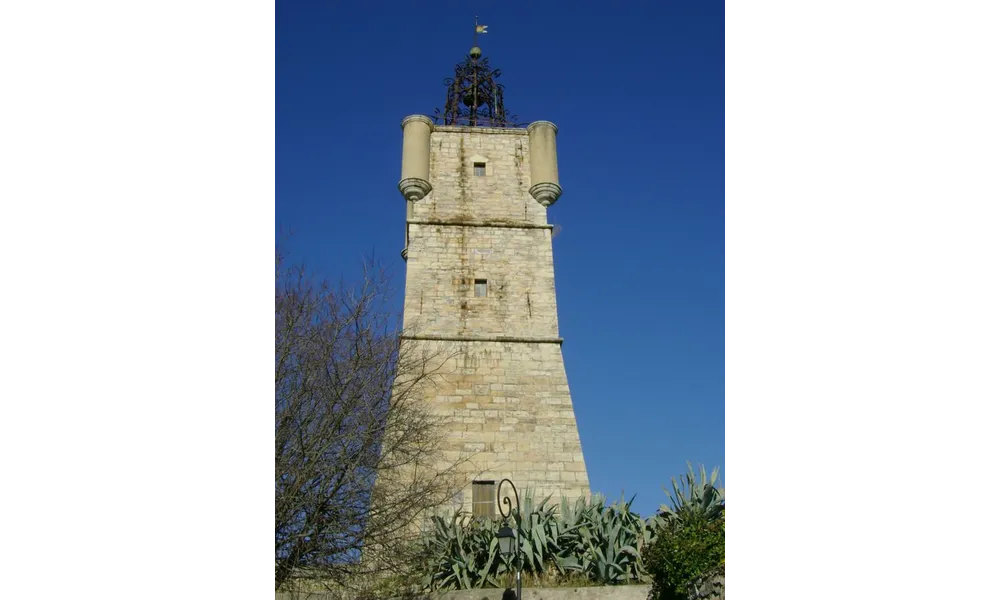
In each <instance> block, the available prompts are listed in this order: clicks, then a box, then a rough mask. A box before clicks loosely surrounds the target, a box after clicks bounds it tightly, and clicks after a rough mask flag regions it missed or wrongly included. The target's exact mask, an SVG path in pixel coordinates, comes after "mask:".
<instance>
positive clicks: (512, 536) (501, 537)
mask: <svg viewBox="0 0 1000 600" xmlns="http://www.w3.org/2000/svg"><path fill="white" fill-rule="evenodd" d="M505 483H506V484H507V485H509V486H510V489H511V490H512V491H513V492H514V502H515V504H516V506H517V515H518V518H522V516H521V500H520V499H519V498H518V497H517V488H516V487H514V482H513V481H511V480H510V479H504V480H503V481H501V482H500V485H498V486H497V505H499V507H500V516H501V517H503V525H502V526H501V527H500V530H499V531H497V545H499V546H500V555H501V556H503V557H504V559H506V560H510V558H511V556H513V557H514V559H515V564H516V566H517V571H516V572H515V573H516V574H515V575H514V578H515V581H516V582H517V600H521V528H520V527H518V528H517V531H516V532H515V531H513V530H511V528H510V527H508V526H507V519H508V518H510V514H511V505H510V498H508V497H506V496H504V497H503V499H501V498H500V490H501V489H502V488H503V484H505ZM505 507H506V510H504V509H505Z"/></svg>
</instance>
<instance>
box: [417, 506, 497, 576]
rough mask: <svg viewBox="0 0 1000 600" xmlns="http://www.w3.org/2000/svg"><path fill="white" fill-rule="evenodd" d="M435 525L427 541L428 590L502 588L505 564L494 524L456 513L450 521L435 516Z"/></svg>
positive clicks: (426, 570) (425, 557)
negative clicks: (501, 577) (500, 576)
mask: <svg viewBox="0 0 1000 600" xmlns="http://www.w3.org/2000/svg"><path fill="white" fill-rule="evenodd" d="M431 524H432V527H431V531H430V532H429V534H428V535H427V536H426V537H425V539H424V542H423V543H424V571H425V580H424V585H425V587H427V588H428V589H437V590H458V589H465V590H467V589H474V588H482V587H487V586H491V587H497V586H498V585H499V583H498V582H497V579H496V575H497V572H498V567H500V564H499V563H500V562H501V561H500V560H499V553H498V545H497V539H496V535H495V530H496V529H495V527H494V524H493V522H492V521H490V520H485V521H483V520H476V519H470V518H468V515H464V514H462V513H461V512H456V513H454V514H453V515H452V516H451V517H450V518H447V519H446V518H444V517H442V516H435V517H432V518H431ZM501 572H502V570H501Z"/></svg>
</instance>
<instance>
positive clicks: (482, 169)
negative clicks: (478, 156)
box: [472, 162, 486, 177]
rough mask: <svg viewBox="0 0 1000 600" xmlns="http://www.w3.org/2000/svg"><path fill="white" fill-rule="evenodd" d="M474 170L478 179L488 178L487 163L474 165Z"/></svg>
mask: <svg viewBox="0 0 1000 600" xmlns="http://www.w3.org/2000/svg"><path fill="white" fill-rule="evenodd" d="M472 170H473V172H474V173H475V175H476V177H485V176H486V163H478V162H477V163H472Z"/></svg>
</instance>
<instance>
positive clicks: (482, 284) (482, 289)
mask: <svg viewBox="0 0 1000 600" xmlns="http://www.w3.org/2000/svg"><path fill="white" fill-rule="evenodd" d="M485 297H486V280H485V279H477V280H476V298H485Z"/></svg>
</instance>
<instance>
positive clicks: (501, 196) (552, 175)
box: [399, 48, 590, 515]
mask: <svg viewBox="0 0 1000 600" xmlns="http://www.w3.org/2000/svg"><path fill="white" fill-rule="evenodd" d="M498 76H499V71H495V70H492V69H491V68H490V66H489V63H488V61H487V59H486V58H485V57H482V55H481V52H480V50H479V49H478V48H473V49H472V51H471V52H470V54H469V56H468V57H467V59H466V60H465V61H464V62H463V63H460V64H458V65H457V66H456V73H455V78H454V79H450V80H448V81H447V87H448V99H447V102H446V106H445V110H444V111H443V112H441V111H439V112H438V114H437V116H436V118H435V119H434V120H432V119H431V118H428V117H426V116H423V115H413V116H409V117H407V118H405V119H403V123H402V127H403V168H402V179H401V181H400V182H399V190H400V192H401V193H402V195H403V197H404V198H405V199H406V245H405V247H404V249H403V252H402V255H403V258H404V259H405V260H406V261H407V262H406V295H405V305H404V327H405V329H406V330H407V334H406V335H405V338H406V342H407V343H410V344H417V345H419V346H420V347H421V348H423V349H424V350H427V351H429V352H431V353H437V354H439V355H444V356H448V357H449V358H448V359H447V361H446V364H445V365H444V366H443V368H442V369H441V381H440V382H439V384H438V385H437V386H436V387H435V388H434V389H432V390H430V391H428V392H427V402H428V403H430V405H431V407H432V408H433V410H434V411H435V412H437V413H439V414H441V415H442V416H445V417H446V421H447V422H448V428H449V429H448V443H447V449H446V450H445V451H444V455H443V456H442V457H441V460H442V464H451V463H454V462H455V460H457V459H459V458H462V457H467V458H468V459H469V460H468V462H467V463H466V464H465V465H464V466H463V468H464V471H463V473H465V475H466V477H465V480H466V482H467V487H466V489H465V491H464V492H463V493H462V494H461V495H460V497H459V498H456V500H455V503H456V505H460V506H462V507H463V508H465V509H466V510H468V511H470V512H472V513H473V514H476V515H492V514H494V512H495V510H496V508H497V507H496V492H495V485H496V484H497V483H498V482H499V481H500V480H501V479H503V478H510V479H512V480H513V481H514V482H515V484H517V486H518V488H520V489H521V490H526V489H534V490H535V491H536V493H540V494H544V495H548V494H553V495H554V496H555V497H556V498H558V497H559V496H567V497H570V498H576V497H580V496H588V495H589V494H590V486H589V481H588V479H587V470H586V466H585V464H584V460H583V451H582V448H581V444H580V436H579V433H578V431H577V426H576V417H575V415H574V413H573V403H572V401H571V400H570V391H569V385H568V382H567V379H566V371H565V368H564V366H563V356H562V347H561V344H562V341H563V340H562V338H560V337H559V323H558V318H557V315H556V290H555V275H554V270H553V263H552V225H549V224H548V220H547V215H546V209H547V207H549V206H550V205H551V204H552V203H554V202H555V201H556V200H557V199H558V198H559V197H560V195H561V194H562V188H561V187H560V186H559V175H558V170H557V164H556V132H557V129H556V126H555V125H554V124H552V123H550V122H548V121H536V122H534V123H531V124H530V125H527V126H526V127H524V126H520V125H517V124H515V123H514V119H515V117H513V116H512V115H510V114H509V113H508V112H507V111H506V110H505V109H504V107H503V87H502V86H501V85H500V84H498V83H497V81H496V78H497V77H498Z"/></svg>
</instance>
